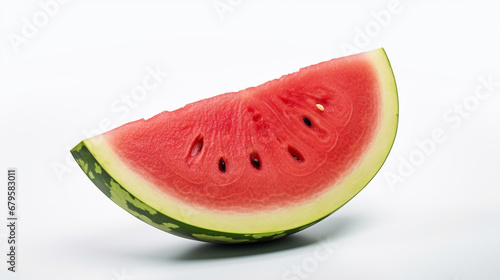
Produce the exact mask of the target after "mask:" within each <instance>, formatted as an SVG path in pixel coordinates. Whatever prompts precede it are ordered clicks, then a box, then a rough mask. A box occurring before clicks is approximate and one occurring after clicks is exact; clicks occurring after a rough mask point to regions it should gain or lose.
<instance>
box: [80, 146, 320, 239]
mask: <svg viewBox="0 0 500 280" xmlns="http://www.w3.org/2000/svg"><path fill="white" fill-rule="evenodd" d="M71 154H72V155H73V157H74V158H75V160H76V162H77V163H78V165H79V166H80V168H81V169H82V170H83V172H84V173H85V174H86V175H87V177H88V178H89V179H90V180H91V181H92V183H94V185H96V186H97V188H99V190H101V192H103V193H104V194H105V195H106V196H107V197H108V198H109V199H111V200H112V201H113V202H114V203H116V204H117V205H118V206H120V207H121V208H123V209H125V210H126V211H127V212H129V213H130V214H132V215H133V216H135V217H136V218H138V219H139V220H142V221H144V222H146V223H148V224H150V225H152V226H154V227H156V228H158V229H161V230H163V231H166V232H168V233H171V234H174V235H177V236H180V237H184V238H188V239H193V240H198V241H206V242H213V243H222V244H234V243H252V242H263V241H270V240H274V239H278V238H281V237H284V236H287V235H290V234H292V233H295V232H297V231H300V230H302V229H304V228H307V227H309V226H311V225H313V224H315V223H317V222H318V221H314V222H312V223H310V224H307V225H304V226H301V227H298V228H294V229H290V230H285V231H277V232H269V233H259V234H255V233H254V234H252V233H231V232H221V231H214V230H210V229H205V228H200V227H196V226H193V225H190V224H186V223H183V222H181V221H179V220H176V219H173V218H172V217H169V216H167V215H165V214H163V213H161V212H159V211H156V210H155V209H153V208H152V207H151V206H149V205H148V204H146V203H144V202H143V201H141V200H140V199H138V198H137V197H135V196H134V195H132V194H131V193H130V192H128V191H127V190H126V189H124V188H123V187H122V186H121V185H120V184H119V183H118V182H117V181H116V180H115V179H114V178H113V177H112V176H111V175H109V174H108V173H107V172H106V170H105V169H104V168H103V167H102V166H101V164H99V162H98V161H97V160H96V158H95V157H94V155H92V153H91V152H90V151H89V149H88V148H87V146H86V145H85V140H84V141H82V142H80V143H79V144H78V145H76V146H75V147H74V148H73V149H71Z"/></svg>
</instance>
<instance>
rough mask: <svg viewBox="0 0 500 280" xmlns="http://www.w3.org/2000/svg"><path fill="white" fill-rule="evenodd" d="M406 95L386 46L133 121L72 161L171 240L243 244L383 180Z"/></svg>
mask: <svg viewBox="0 0 500 280" xmlns="http://www.w3.org/2000/svg"><path fill="white" fill-rule="evenodd" d="M397 122H398V99H397V90H396V84H395V80H394V76H393V73H392V69H391V67H390V64H389V61H388V59H387V56H386V54H385V51H384V50H383V49H378V50H374V51H370V52H366V53H361V54H357V55H352V56H348V57H342V58H338V59H333V60H330V61H326V62H322V63H319V64H316V65H312V66H309V67H305V68H302V69H300V70H299V71H298V72H295V73H292V74H288V75H285V76H283V77H281V78H279V79H275V80H271V81H269V82H267V83H264V84H262V85H260V86H258V87H252V88H248V89H245V90H242V91H239V92H232V93H226V94H222V95H218V96H215V97H212V98H209V99H204V100H200V101H198V102H195V103H191V104H188V105H186V106H185V107H183V108H180V109H178V110H175V111H171V112H169V111H165V112H162V113H160V114H158V115H156V116H154V117H152V118H150V119H147V120H144V119H143V120H138V121H135V122H131V123H128V124H125V125H123V126H121V127H118V128H116V129H114V130H111V131H109V132H107V133H104V134H102V135H99V136H96V137H93V138H89V139H86V140H84V141H82V142H81V143H80V144H78V145H77V146H76V147H75V148H74V149H73V150H72V154H73V156H74V157H75V159H76V160H77V162H78V163H79V165H80V166H81V167H82V169H83V170H84V172H85V173H86V174H87V176H88V177H89V178H90V179H91V180H92V181H93V182H94V184H95V185H96V186H97V187H99V189H101V191H103V192H104V193H105V194H106V195H107V196H108V197H109V198H111V200H113V201H114V202H115V203H117V204H118V205H120V206H121V207H123V208H124V209H126V210H127V211H128V212H130V213H131V214H133V215H134V216H136V217H138V218H139V219H141V220H143V221H145V222H147V223H149V224H151V225H153V226H155V227H157V228H160V229H162V230H165V231H167V232H171V233H173V234H176V235H179V236H183V237H187V238H191V239H196V240H202V241H211V242H220V243H236V242H254V241H264V240H270V239H275V238H279V237H282V236H286V235H288V234H291V233H294V232H297V231H299V230H301V229H303V228H305V227H308V226H310V225H312V224H314V223H315V222H317V221H319V220H321V219H323V218H324V217H326V216H328V215H329V214H331V213H332V212H333V211H335V210H336V209H338V208H339V207H341V206H342V205H343V204H345V203H346V202H347V201H349V200H350V199H351V198H352V197H353V196H355V195H356V194H357V193H358V192H359V191H360V190H361V189H362V188H363V187H364V186H365V185H366V184H367V183H368V182H369V181H370V180H371V178H372V177H373V176H374V175H375V174H376V173H377V171H378V170H379V169H380V167H381V166H382V164H383V162H384V161H385V159H386V157H387V155H388V153H389V151H390V149H391V146H392V143H393V141H394V138H395V135H396V129H397Z"/></svg>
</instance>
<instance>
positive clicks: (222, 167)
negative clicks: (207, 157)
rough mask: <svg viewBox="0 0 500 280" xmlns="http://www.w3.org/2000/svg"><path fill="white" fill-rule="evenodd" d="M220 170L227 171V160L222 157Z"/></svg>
mask: <svg viewBox="0 0 500 280" xmlns="http://www.w3.org/2000/svg"><path fill="white" fill-rule="evenodd" d="M219 170H220V171H221V172H226V162H225V161H224V159H222V158H220V159H219Z"/></svg>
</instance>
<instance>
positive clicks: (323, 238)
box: [168, 215, 363, 261]
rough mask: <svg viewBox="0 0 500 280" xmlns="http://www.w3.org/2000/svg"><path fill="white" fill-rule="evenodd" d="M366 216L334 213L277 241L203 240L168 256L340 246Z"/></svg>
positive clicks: (184, 258) (243, 254) (230, 254)
mask: <svg viewBox="0 0 500 280" xmlns="http://www.w3.org/2000/svg"><path fill="white" fill-rule="evenodd" d="M361 220H363V218H362V217H359V216H358V217H356V216H349V217H347V216H342V215H334V216H330V217H327V218H326V219H324V220H323V221H322V222H321V223H318V224H316V225H313V226H312V227H310V228H308V229H305V230H303V231H301V232H298V233H296V234H293V235H290V236H287V237H284V238H281V239H278V240H273V241H267V242H262V243H247V244H230V245H225V244H215V243H200V244H199V245H196V246H194V247H190V248H188V249H187V250H186V251H184V252H180V253H179V254H176V255H174V256H172V255H170V256H169V257H168V258H169V259H171V260H177V261H199V260H210V259H224V258H235V257H248V256H254V255H262V254H269V253H275V252H281V251H287V250H294V249H298V248H302V247H306V246H316V245H320V246H323V247H325V246H329V248H330V249H335V248H336V247H338V244H339V242H338V240H339V239H340V238H341V237H343V236H345V235H347V234H350V233H352V232H353V231H355V230H356V229H359V225H360V224H361Z"/></svg>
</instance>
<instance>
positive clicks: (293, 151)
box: [288, 146, 304, 161]
mask: <svg viewBox="0 0 500 280" xmlns="http://www.w3.org/2000/svg"><path fill="white" fill-rule="evenodd" d="M288 152H289V153H290V155H291V156H292V157H293V158H294V159H295V160H296V161H304V156H302V154H301V153H300V152H299V151H298V150H297V149H295V148H294V147H291V146H288Z"/></svg>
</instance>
